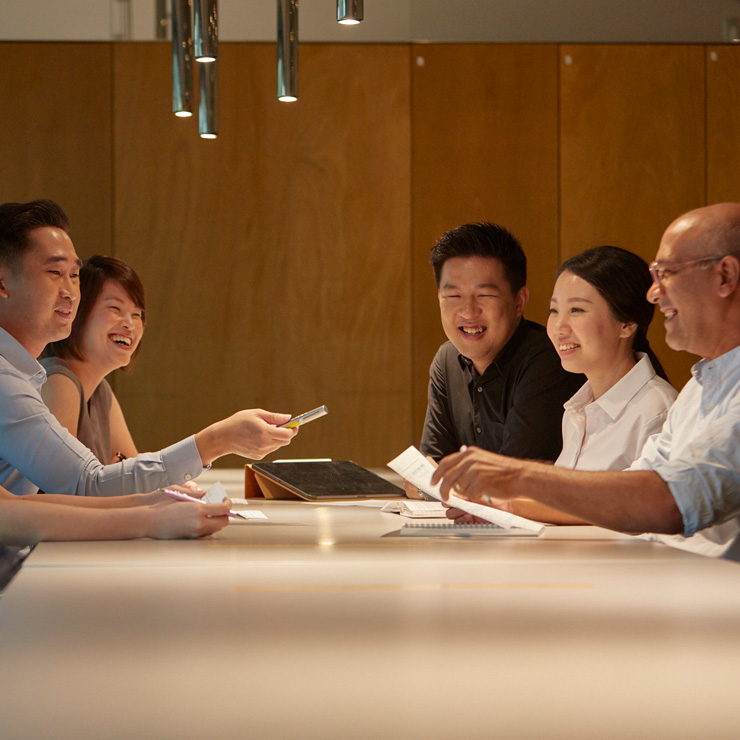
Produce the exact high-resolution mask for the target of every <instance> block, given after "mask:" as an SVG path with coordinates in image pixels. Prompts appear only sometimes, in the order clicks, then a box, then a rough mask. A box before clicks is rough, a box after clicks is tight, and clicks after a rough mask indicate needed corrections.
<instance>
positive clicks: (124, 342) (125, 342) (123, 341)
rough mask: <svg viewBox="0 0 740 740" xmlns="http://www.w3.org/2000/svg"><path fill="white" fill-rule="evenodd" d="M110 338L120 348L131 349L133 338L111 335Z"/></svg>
mask: <svg viewBox="0 0 740 740" xmlns="http://www.w3.org/2000/svg"><path fill="white" fill-rule="evenodd" d="M108 337H109V338H110V339H111V340H112V341H114V342H115V343H116V344H117V345H118V346H119V347H130V346H131V344H132V339H131V337H127V336H124V335H123V334H109V335H108Z"/></svg>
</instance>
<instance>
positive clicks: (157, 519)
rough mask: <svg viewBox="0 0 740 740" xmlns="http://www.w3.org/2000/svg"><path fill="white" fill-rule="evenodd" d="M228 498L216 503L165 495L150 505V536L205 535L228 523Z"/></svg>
mask: <svg viewBox="0 0 740 740" xmlns="http://www.w3.org/2000/svg"><path fill="white" fill-rule="evenodd" d="M230 509H231V500H230V499H228V498H225V499H224V500H223V501H222V502H221V503H220V504H196V503H191V502H189V501H177V500H176V499H172V498H169V497H166V500H165V501H161V502H160V503H158V504H154V505H153V506H151V507H150V509H149V511H150V513H151V522H150V524H151V530H150V533H149V536H150V537H153V538H155V539H158V540H171V539H179V538H183V537H186V538H194V537H207V536H208V535H211V534H213V533H214V532H218V531H219V530H220V529H223V528H224V527H225V526H226V525H227V524H228V523H229V510H230Z"/></svg>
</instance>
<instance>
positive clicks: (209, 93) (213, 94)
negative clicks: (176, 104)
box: [198, 62, 218, 139]
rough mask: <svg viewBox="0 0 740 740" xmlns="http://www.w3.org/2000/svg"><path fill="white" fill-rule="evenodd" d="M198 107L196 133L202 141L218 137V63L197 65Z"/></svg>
mask: <svg viewBox="0 0 740 740" xmlns="http://www.w3.org/2000/svg"><path fill="white" fill-rule="evenodd" d="M198 67H199V69H200V105H199V107H198V133H199V134H200V136H201V138H203V139H215V138H216V137H217V136H218V122H217V115H216V114H217V110H216V104H217V102H218V62H211V63H210V64H199V65H198Z"/></svg>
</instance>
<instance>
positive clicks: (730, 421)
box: [630, 413, 740, 537]
mask: <svg viewBox="0 0 740 740" xmlns="http://www.w3.org/2000/svg"><path fill="white" fill-rule="evenodd" d="M669 419H670V416H669ZM666 427H667V428H666ZM666 427H664V429H663V432H662V433H661V434H660V435H657V436H656V437H651V438H650V439H649V440H648V442H647V443H646V445H645V447H644V449H643V452H642V455H641V456H640V458H639V459H638V460H636V461H635V463H634V464H633V465H632V466H631V468H630V469H631V470H653V471H654V472H656V473H657V474H658V475H659V476H660V477H661V478H662V479H663V480H664V481H665V483H666V484H667V485H668V488H669V490H670V492H671V494H672V496H673V498H674V500H675V502H676V506H678V509H679V511H680V512H681V516H682V518H683V523H684V533H683V534H684V536H685V537H691V536H692V535H693V534H694V533H696V532H698V531H700V530H702V529H705V528H706V527H709V526H712V525H716V524H720V523H722V522H725V521H727V520H728V519H730V518H732V517H734V516H737V515H738V514H740V445H738V439H740V415H738V414H737V413H728V414H725V415H723V416H720V417H719V418H717V419H714V420H713V421H712V422H711V423H709V424H708V425H707V426H706V428H704V429H702V431H701V434H697V435H696V436H695V438H694V439H692V440H691V441H690V442H689V443H687V444H685V445H683V446H682V448H681V450H680V452H678V453H677V454H673V453H671V452H670V450H671V439H670V435H671V429H670V426H669V425H666Z"/></svg>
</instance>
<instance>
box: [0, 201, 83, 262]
mask: <svg viewBox="0 0 740 740" xmlns="http://www.w3.org/2000/svg"><path fill="white" fill-rule="evenodd" d="M42 226H53V227H55V228H57V229H61V230H62V231H64V232H65V233H66V232H69V219H68V218H67V214H66V213H65V212H64V211H63V210H62V208H61V206H59V205H57V204H56V203H55V202H54V201H53V200H32V201H30V202H29V203H3V204H2V205H0V265H5V266H7V267H11V268H15V267H17V265H18V262H19V261H20V259H21V257H22V256H23V255H24V254H25V253H26V251H28V249H29V247H30V246H31V242H30V240H29V238H28V235H29V233H30V232H31V231H33V230H34V229H38V228H40V227H42Z"/></svg>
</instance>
